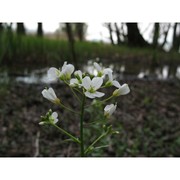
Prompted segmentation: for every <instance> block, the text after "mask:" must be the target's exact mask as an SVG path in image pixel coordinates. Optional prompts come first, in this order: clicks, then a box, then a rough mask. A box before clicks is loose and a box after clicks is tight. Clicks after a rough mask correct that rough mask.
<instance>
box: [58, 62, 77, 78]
mask: <svg viewBox="0 0 180 180" xmlns="http://www.w3.org/2000/svg"><path fill="white" fill-rule="evenodd" d="M73 72H74V66H73V65H72V64H67V62H64V64H63V66H62V70H61V72H60V75H59V76H60V78H61V79H62V80H69V79H70V78H71V74H72V73H73Z"/></svg>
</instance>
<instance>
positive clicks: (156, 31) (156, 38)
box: [152, 23, 160, 49]
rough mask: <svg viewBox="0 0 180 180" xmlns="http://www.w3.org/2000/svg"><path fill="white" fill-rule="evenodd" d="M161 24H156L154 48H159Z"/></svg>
mask: <svg viewBox="0 0 180 180" xmlns="http://www.w3.org/2000/svg"><path fill="white" fill-rule="evenodd" d="M159 28H160V26H159V23H154V34H153V43H152V45H153V48H155V49H156V48H157V46H158V39H159Z"/></svg>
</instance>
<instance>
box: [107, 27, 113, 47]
mask: <svg viewBox="0 0 180 180" xmlns="http://www.w3.org/2000/svg"><path fill="white" fill-rule="evenodd" d="M105 26H106V27H107V28H108V30H109V38H110V41H111V44H112V45H114V40H113V36H112V33H113V30H112V27H111V23H107V24H105Z"/></svg>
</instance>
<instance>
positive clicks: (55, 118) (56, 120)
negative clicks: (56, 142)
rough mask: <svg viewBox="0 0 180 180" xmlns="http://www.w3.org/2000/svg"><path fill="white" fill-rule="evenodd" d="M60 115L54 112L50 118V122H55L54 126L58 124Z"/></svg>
mask: <svg viewBox="0 0 180 180" xmlns="http://www.w3.org/2000/svg"><path fill="white" fill-rule="evenodd" d="M57 117H58V113H57V112H53V113H52V115H51V116H50V120H52V121H53V123H54V124H56V123H57V122H58V118H57Z"/></svg>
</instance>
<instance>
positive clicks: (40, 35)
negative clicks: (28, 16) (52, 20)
mask: <svg viewBox="0 0 180 180" xmlns="http://www.w3.org/2000/svg"><path fill="white" fill-rule="evenodd" d="M37 36H39V37H42V36H43V24H42V23H40V22H39V23H38V27H37Z"/></svg>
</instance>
